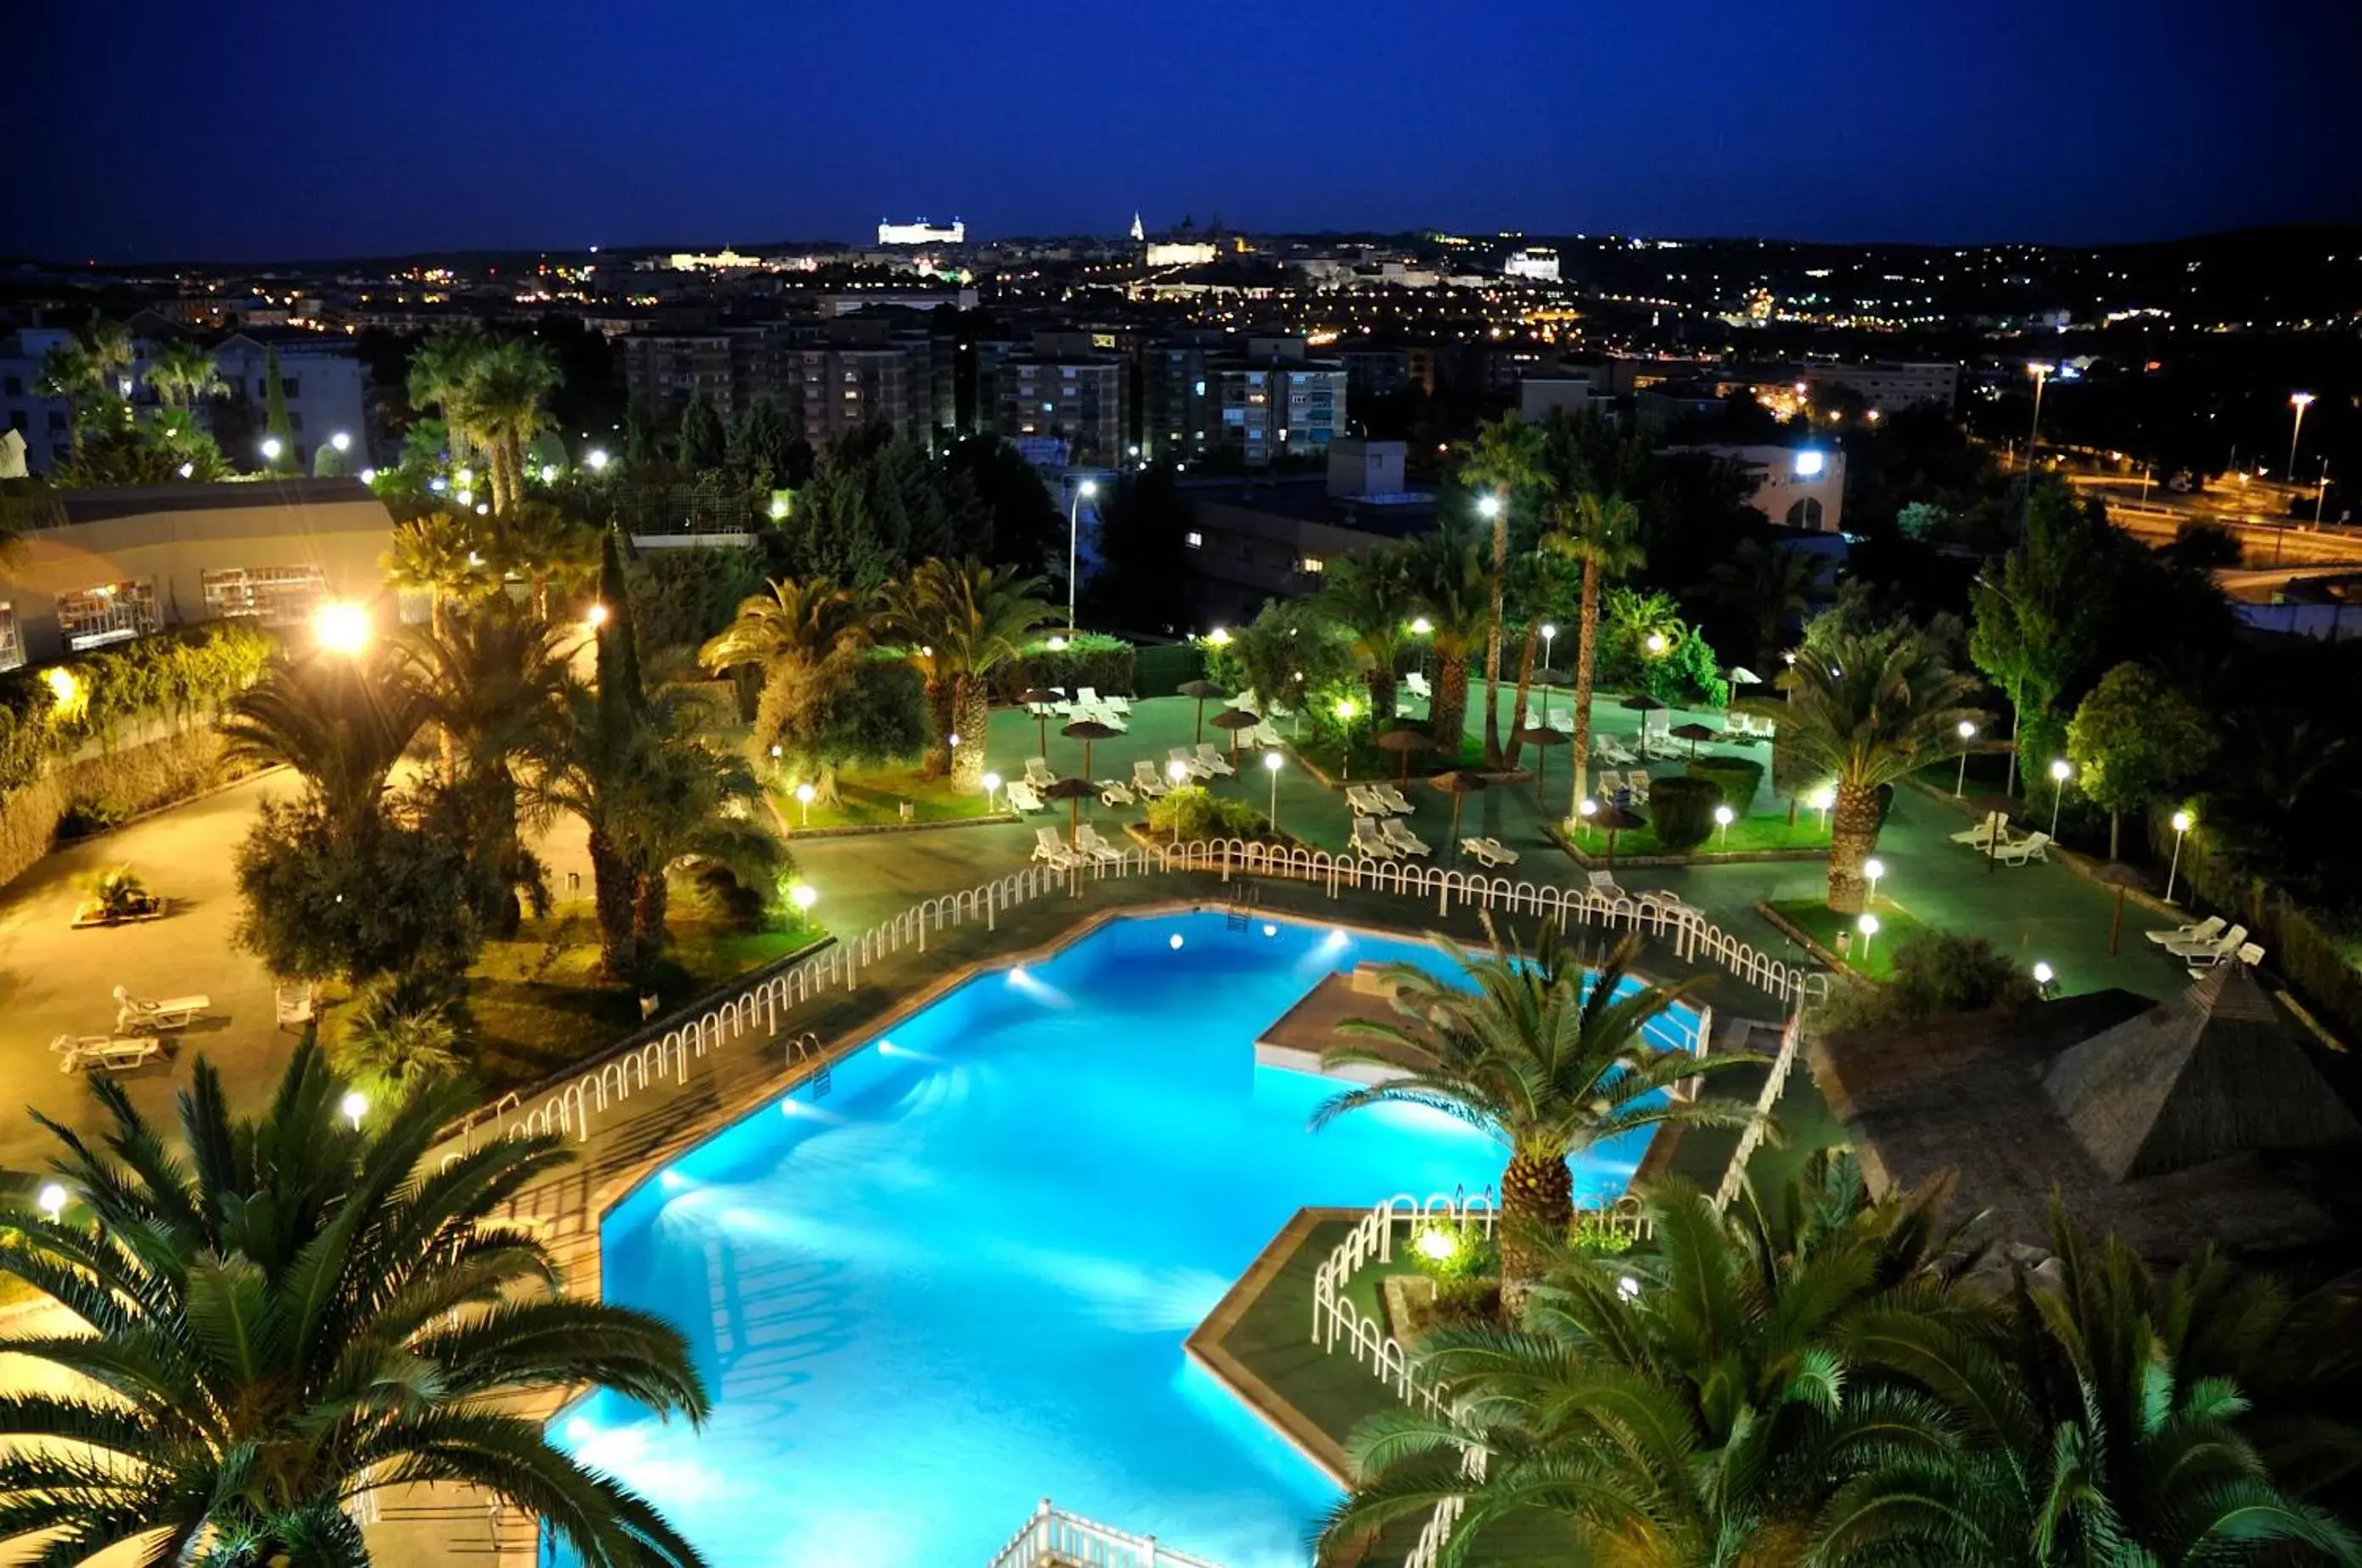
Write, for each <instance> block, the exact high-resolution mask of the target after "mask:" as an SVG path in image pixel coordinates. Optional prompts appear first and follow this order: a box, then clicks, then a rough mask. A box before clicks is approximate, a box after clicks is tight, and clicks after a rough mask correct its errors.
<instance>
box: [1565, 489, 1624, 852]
mask: <svg viewBox="0 0 2362 1568" xmlns="http://www.w3.org/2000/svg"><path fill="white" fill-rule="evenodd" d="M1550 521H1551V529H1550V532H1548V533H1546V534H1544V535H1543V536H1542V544H1543V546H1544V547H1545V548H1546V549H1548V550H1550V551H1551V552H1552V553H1553V554H1558V555H1560V556H1562V557H1564V558H1565V559H1567V560H1570V561H1573V562H1574V563H1575V564H1576V565H1580V566H1581V567H1582V568H1583V590H1582V593H1581V595H1580V597H1579V598H1577V600H1576V609H1575V617H1574V743H1573V747H1572V748H1570V749H1571V750H1572V751H1573V752H1574V794H1573V795H1572V796H1570V797H1569V804H1568V806H1567V813H1566V814H1567V817H1568V819H1569V820H1570V821H1571V820H1573V817H1574V812H1575V806H1574V803H1576V802H1579V801H1581V800H1582V799H1583V797H1584V795H1588V794H1590V793H1591V685H1592V680H1593V677H1594V675H1595V673H1596V670H1597V665H1598V657H1599V593H1600V587H1601V585H1602V584H1604V583H1605V582H1606V580H1607V579H1608V578H1609V577H1612V576H1622V575H1623V574H1625V573H1626V572H1628V571H1631V570H1632V569H1633V568H1634V567H1636V566H1638V565H1639V564H1640V563H1641V562H1642V561H1643V560H1644V559H1646V557H1647V551H1646V550H1645V549H1644V548H1643V546H1642V545H1641V543H1640V514H1639V512H1638V511H1637V510H1634V509H1633V506H1632V503H1631V502H1630V501H1628V500H1626V499H1624V498H1623V497H1621V496H1609V497H1607V498H1606V499H1604V500H1603V499H1600V498H1599V497H1598V496H1597V495H1595V494H1594V493H1593V492H1592V491H1589V490H1577V489H1572V488H1565V487H1563V486H1562V487H1560V488H1557V489H1556V490H1555V492H1554V494H1553V495H1552V496H1551V519H1550Z"/></svg>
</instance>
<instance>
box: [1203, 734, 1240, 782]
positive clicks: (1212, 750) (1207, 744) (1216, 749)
mask: <svg viewBox="0 0 2362 1568" xmlns="http://www.w3.org/2000/svg"><path fill="white" fill-rule="evenodd" d="M1198 761H1199V762H1203V763H1205V764H1206V766H1207V767H1208V768H1209V769H1210V770H1212V771H1213V772H1214V773H1219V774H1220V775H1221V776H1222V777H1224V778H1230V777H1231V776H1233V775H1234V774H1236V773H1238V771H1239V770H1238V769H1236V768H1234V767H1232V766H1231V760H1230V759H1229V758H1228V757H1225V756H1223V755H1222V749H1221V748H1220V746H1217V745H1215V744H1214V743H1213V742H1212V741H1211V740H1200V741H1198Z"/></svg>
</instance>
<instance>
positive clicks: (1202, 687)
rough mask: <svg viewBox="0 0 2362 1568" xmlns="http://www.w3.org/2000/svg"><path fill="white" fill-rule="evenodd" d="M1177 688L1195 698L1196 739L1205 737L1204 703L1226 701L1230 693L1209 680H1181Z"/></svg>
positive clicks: (1183, 693) (1185, 694)
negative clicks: (1196, 705)
mask: <svg viewBox="0 0 2362 1568" xmlns="http://www.w3.org/2000/svg"><path fill="white" fill-rule="evenodd" d="M1179 690H1180V693H1181V695H1182V696H1186V697H1194V698H1196V699H1197V703H1198V740H1204V739H1205V738H1206V705H1207V704H1208V703H1209V702H1219V701H1226V700H1228V698H1229V696H1230V694H1229V693H1228V692H1225V691H1224V690H1222V688H1221V687H1220V686H1218V685H1215V684H1214V683H1213V682H1211V681H1183V682H1182V683H1181V685H1180V687H1179Z"/></svg>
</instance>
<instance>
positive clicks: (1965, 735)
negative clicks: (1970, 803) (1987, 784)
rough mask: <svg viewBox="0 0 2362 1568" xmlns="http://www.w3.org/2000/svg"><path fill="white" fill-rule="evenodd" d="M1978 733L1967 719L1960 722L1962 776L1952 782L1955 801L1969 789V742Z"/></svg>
mask: <svg viewBox="0 0 2362 1568" xmlns="http://www.w3.org/2000/svg"><path fill="white" fill-rule="evenodd" d="M1976 733H1977V727H1976V726H1975V725H1973V724H1971V723H1970V722H1969V721H1968V720H1967V719H1965V718H1963V719H1961V720H1960V776H1959V778H1957V779H1955V780H1953V781H1952V798H1953V799H1954V800H1958V799H1959V798H1960V792H1961V791H1962V790H1964V789H1966V788H1968V787H1969V742H1970V740H1974V739H1975V738H1976Z"/></svg>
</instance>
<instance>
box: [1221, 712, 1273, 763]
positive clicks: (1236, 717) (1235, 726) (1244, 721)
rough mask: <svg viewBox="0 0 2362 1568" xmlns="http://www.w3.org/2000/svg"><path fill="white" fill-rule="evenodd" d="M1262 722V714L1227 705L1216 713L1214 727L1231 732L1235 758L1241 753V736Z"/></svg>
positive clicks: (1232, 755) (1232, 754) (1232, 749)
mask: <svg viewBox="0 0 2362 1568" xmlns="http://www.w3.org/2000/svg"><path fill="white" fill-rule="evenodd" d="M1262 722H1263V718H1262V717H1261V716H1260V715H1257V714H1253V713H1249V712H1248V711H1247V710H1246V709H1245V708H1243V707H1226V708H1224V709H1222V711H1221V712H1220V713H1218V714H1216V715H1214V728H1215V729H1227V730H1229V731H1230V732H1231V757H1233V758H1236V757H1237V756H1238V754H1239V736H1240V735H1241V734H1242V732H1244V731H1246V730H1249V729H1253V728H1254V727H1255V726H1256V725H1258V724H1261V723H1262Z"/></svg>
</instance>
